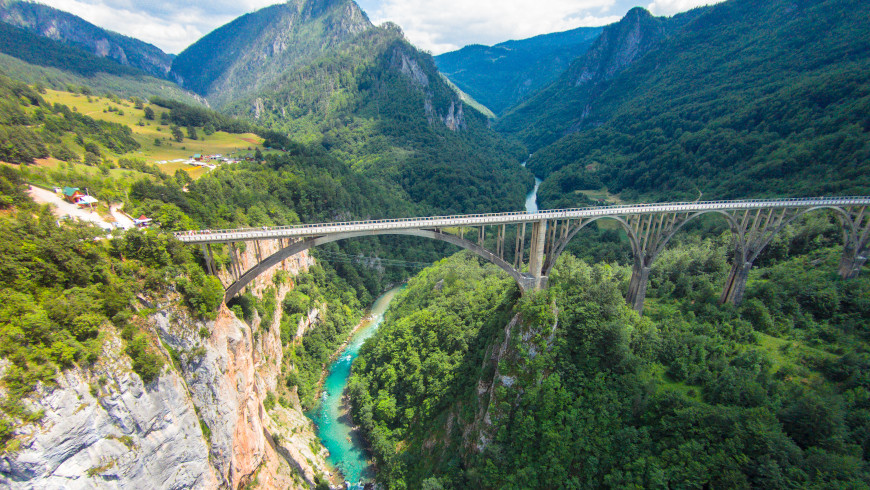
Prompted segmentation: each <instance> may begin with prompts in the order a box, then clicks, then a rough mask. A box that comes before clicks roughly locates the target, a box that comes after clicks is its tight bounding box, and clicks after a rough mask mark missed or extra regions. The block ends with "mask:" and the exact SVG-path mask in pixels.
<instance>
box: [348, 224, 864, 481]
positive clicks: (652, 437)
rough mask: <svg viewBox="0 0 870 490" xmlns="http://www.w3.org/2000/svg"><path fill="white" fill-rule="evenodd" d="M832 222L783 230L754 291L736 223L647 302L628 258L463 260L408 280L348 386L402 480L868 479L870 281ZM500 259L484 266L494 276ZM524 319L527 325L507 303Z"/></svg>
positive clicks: (383, 457)
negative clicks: (641, 304)
mask: <svg viewBox="0 0 870 490" xmlns="http://www.w3.org/2000/svg"><path fill="white" fill-rule="evenodd" d="M837 234H838V231H837V225H836V224H835V223H834V222H832V221H829V220H828V218H827V217H824V216H819V217H816V218H814V219H811V220H809V221H808V222H806V223H805V224H803V225H801V226H798V227H793V228H791V229H789V230H788V231H787V232H786V233H785V234H783V235H782V236H780V237H779V239H778V240H777V241H776V244H775V245H774V246H773V247H772V249H771V251H770V252H769V253H768V254H766V256H765V257H764V260H763V264H762V265H761V266H760V267H759V268H758V270H755V271H753V274H752V277H751V279H750V282H749V285H748V288H747V300H746V302H745V303H744V304H743V305H742V306H740V307H737V308H735V307H730V306H728V305H719V304H718V301H717V299H718V293H719V289H720V288H721V286H722V282H723V281H724V276H725V273H726V271H727V267H728V265H727V260H726V256H727V250H728V248H729V240H728V239H727V235H723V236H722V237H721V238H713V239H708V240H698V239H697V238H694V237H693V236H691V235H686V236H685V238H684V239H683V240H682V241H681V242H680V243H678V244H674V245H672V246H671V247H670V249H669V250H667V251H666V252H665V254H664V255H663V256H662V257H661V259H660V261H659V263H658V264H657V265H656V266H655V267H654V272H653V277H652V282H651V288H650V296H649V297H650V301H649V303H648V308H647V310H646V311H645V314H644V317H643V318H641V317H639V316H637V315H636V314H635V313H634V312H633V311H631V310H630V308H629V307H628V306H626V304H625V301H624V299H623V294H624V291H625V290H626V288H627V281H628V275H629V274H628V269H627V268H626V267H624V266H619V265H615V264H610V265H608V264H604V263H598V264H594V265H590V264H587V263H585V262H583V261H580V260H577V259H575V258H574V257H572V256H564V257H563V259H561V261H560V263H559V264H558V265H557V267H556V269H555V270H554V272H553V274H552V275H551V277H550V287H549V289H548V290H547V291H545V292H542V293H537V294H534V295H526V296H523V297H522V298H519V294H518V292H517V290H516V288H515V286H514V285H513V284H512V280H511V279H510V278H508V277H506V276H504V275H502V277H501V278H499V277H497V275H498V273H497V272H495V270H493V269H490V268H491V267H492V266H486V267H484V268H481V267H480V266H478V265H477V260H476V259H474V258H472V257H471V256H457V257H453V258H451V259H450V260H448V261H445V262H442V263H439V264H437V265H436V266H435V267H433V268H431V269H428V270H426V271H424V272H423V273H422V274H421V275H419V276H417V277H416V278H414V279H412V280H411V281H410V283H409V285H408V288H407V289H406V290H405V291H404V292H403V293H402V295H401V296H400V297H399V298H398V299H397V300H396V303H395V304H394V306H391V309H390V311H389V312H388V315H387V319H386V321H385V323H384V325H382V326H381V327H380V329H379V331H378V332H377V334H376V335H375V336H374V337H373V338H372V339H371V340H369V341H368V342H367V343H366V345H365V346H364V347H363V349H362V351H361V354H360V357H359V358H358V360H357V363H356V364H355V365H354V375H353V378H352V381H351V385H350V390H351V396H352V399H353V402H354V410H355V411H354V417H355V420H356V422H357V423H359V424H360V425H361V427H362V428H363V431H364V432H365V434H366V436H367V438H368V439H369V441H370V444H371V449H372V451H373V453H374V455H375V457H376V460H377V462H378V469H379V479H381V480H382V481H383V482H385V483H386V484H387V485H388V486H389V487H390V488H404V487H407V488H419V487H424V488H471V487H482V488H546V487H550V486H552V484H553V482H559V484H560V485H561V486H564V487H567V488H589V487H600V486H605V487H633V486H636V487H642V488H649V487H672V486H685V485H689V486H698V487H706V486H709V487H729V488H732V487H750V486H751V487H758V488H774V487H840V488H842V487H852V486H854V487H863V486H865V485H867V484H868V482H870V471H868V464H867V462H868V458H870V439H868V434H870V431H868V418H867V414H868V409H870V398H868V396H867V393H868V384H867V377H866V372H867V368H868V367H870V365H868V362H870V354H868V340H870V339H868V337H867V334H868V332H867V329H866V318H868V315H870V309H868V308H870V303H868V301H867V298H868V297H870V296H868V293H870V280H868V278H866V277H865V278H862V279H858V280H855V281H843V280H841V279H839V278H838V277H837V276H836V275H835V274H834V271H835V269H836V264H837V260H838V258H839V253H840V249H839V246H837V243H838V236H837ZM485 271H487V272H485ZM513 315H516V317H515V319H514V321H511V317H512V316H513Z"/></svg>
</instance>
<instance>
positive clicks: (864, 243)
mask: <svg viewBox="0 0 870 490" xmlns="http://www.w3.org/2000/svg"><path fill="white" fill-rule="evenodd" d="M847 212H848V213H849V215H850V218H851V219H847V220H845V221H848V222H850V223H849V224H850V225H851V226H848V227H847V226H846V223H844V224H843V225H844V230H843V231H844V233H843V235H844V238H845V242H846V243H845V244H844V245H843V256H842V257H841V258H840V267H839V273H840V277H842V278H843V279H852V278H854V277H857V276H858V274H859V273H860V272H861V267H863V266H864V263H865V262H867V257H868V256H870V246H868V245H870V215H868V213H867V207H866V206H861V207H860V208H847Z"/></svg>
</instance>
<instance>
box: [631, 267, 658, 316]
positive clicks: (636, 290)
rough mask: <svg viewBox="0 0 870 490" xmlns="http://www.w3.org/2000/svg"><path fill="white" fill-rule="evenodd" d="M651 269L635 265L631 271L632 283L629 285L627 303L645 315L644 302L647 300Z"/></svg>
mask: <svg viewBox="0 0 870 490" xmlns="http://www.w3.org/2000/svg"><path fill="white" fill-rule="evenodd" d="M650 270H652V268H651V267H648V266H644V265H642V264H638V263H635V264H634V266H633V267H632V269H631V281H630V282H629V283H628V294H627V295H626V296H625V302H626V303H628V305H629V306H631V307H632V309H634V311H636V312H638V313H643V302H644V300H645V299H646V286H647V284H649V273H650Z"/></svg>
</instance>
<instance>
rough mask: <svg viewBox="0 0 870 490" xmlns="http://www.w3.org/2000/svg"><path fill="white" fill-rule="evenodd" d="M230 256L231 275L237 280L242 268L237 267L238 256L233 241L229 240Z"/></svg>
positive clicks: (240, 275)
mask: <svg viewBox="0 0 870 490" xmlns="http://www.w3.org/2000/svg"><path fill="white" fill-rule="evenodd" d="M230 258H231V259H232V267H233V271H232V272H233V275H234V276H235V279H236V280H238V279H239V278H240V277H242V268H241V267H239V258H238V252H237V251H236V244H235V242H230Z"/></svg>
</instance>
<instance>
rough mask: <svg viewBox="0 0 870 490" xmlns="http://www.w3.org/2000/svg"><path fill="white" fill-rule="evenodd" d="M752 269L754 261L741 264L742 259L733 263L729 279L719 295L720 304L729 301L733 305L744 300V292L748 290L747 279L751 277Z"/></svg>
mask: <svg viewBox="0 0 870 490" xmlns="http://www.w3.org/2000/svg"><path fill="white" fill-rule="evenodd" d="M750 269H752V262H743V263H742V264H741V261H735V262H734V264H732V265H731V271H729V272H728V279H726V280H725V288H724V289H723V290H722V295H721V296H720V297H719V303H720V304H722V303H726V302H728V303H731V304H732V305H739V304H740V302H741V301H743V293H744V292H746V280H747V279H749V270H750Z"/></svg>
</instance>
